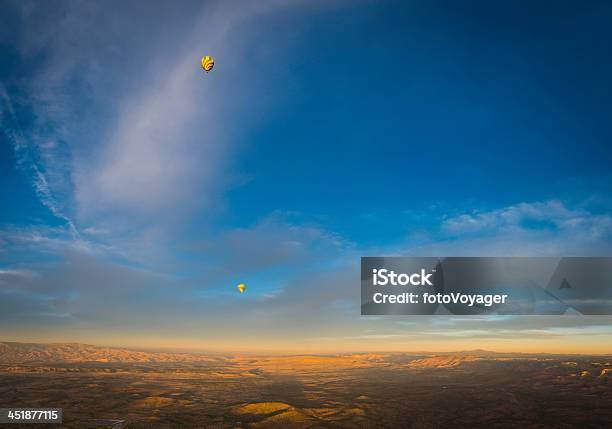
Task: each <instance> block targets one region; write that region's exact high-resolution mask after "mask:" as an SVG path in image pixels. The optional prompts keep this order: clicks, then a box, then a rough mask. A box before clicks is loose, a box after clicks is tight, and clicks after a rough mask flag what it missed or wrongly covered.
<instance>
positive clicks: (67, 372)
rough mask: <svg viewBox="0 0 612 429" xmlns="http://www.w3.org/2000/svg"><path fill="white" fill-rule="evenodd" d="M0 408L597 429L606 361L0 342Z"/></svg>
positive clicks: (107, 420) (121, 422)
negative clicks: (179, 350)
mask: <svg viewBox="0 0 612 429" xmlns="http://www.w3.org/2000/svg"><path fill="white" fill-rule="evenodd" d="M0 403H1V404H2V405H1V406H2V407H60V408H63V411H64V423H63V425H62V427H70V428H88V427H91V428H149V427H152V428H157V427H159V428H170V427H189V428H326V427H330V428H361V427H372V428H379V427H380V428H400V427H406V428H502V427H521V428H605V427H611V426H612V357H611V356H576V355H572V356H560V355H527V354H500V353H494V352H486V351H481V350H477V351H468V352H462V353H367V354H342V355H321V356H314V355H308V356H248V355H241V356H238V355H227V356H222V355H203V354H191V353H150V352H142V351H130V350H125V349H116V348H102V347H95V346H88V345H82V344H47V345H40V344H21V343H8V342H5V343H0ZM35 426H36V425H28V426H27V427H35ZM12 427H17V425H12ZM24 427H25V426H24ZM55 427H57V425H55Z"/></svg>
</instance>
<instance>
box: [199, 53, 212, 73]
mask: <svg viewBox="0 0 612 429" xmlns="http://www.w3.org/2000/svg"><path fill="white" fill-rule="evenodd" d="M201 63H202V69H204V71H205V72H206V73H208V72H209V71H211V70H212V69H213V67H214V66H215V59H214V58H213V57H211V56H210V55H206V56H203V57H202V61H201Z"/></svg>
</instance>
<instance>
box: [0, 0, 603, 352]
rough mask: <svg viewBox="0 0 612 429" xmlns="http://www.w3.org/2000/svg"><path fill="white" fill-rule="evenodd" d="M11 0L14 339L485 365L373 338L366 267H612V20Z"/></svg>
mask: <svg viewBox="0 0 612 429" xmlns="http://www.w3.org/2000/svg"><path fill="white" fill-rule="evenodd" d="M4 4H5V6H4V7H3V8H2V12H1V14H0V53H1V56H0V80H1V84H0V106H1V110H0V112H1V116H0V120H1V122H2V134H0V138H1V144H0V181H1V182H0V183H1V184H2V186H0V286H1V287H2V288H1V289H0V294H1V295H2V296H3V303H4V304H0V307H2V308H3V309H4V313H3V314H4V315H3V316H0V335H3V336H4V337H7V338H11V339H35V340H37V339H44V338H49V339H52V340H58V341H59V340H80V341H81V340H82V341H86V342H87V341H88V342H96V341H97V342H101V343H106V344H117V343H121V344H135V345H155V344H158V345H159V344H168V345H175V346H190V347H202V348H206V347H209V348H210V347H213V348H214V347H218V348H223V347H225V348H232V347H233V348H236V344H244V345H245V346H244V347H247V348H248V347H251V346H252V347H253V349H257V348H265V347H264V346H261V345H260V346H258V345H257V344H251V342H250V341H251V340H250V338H252V334H253V333H254V332H257V333H258V335H260V336H261V337H262V341H263V343H265V345H266V347H269V348H274V349H279V350H281V349H283V348H286V349H296V348H298V346H297V345H296V344H295V342H296V341H298V340H295V338H298V339H299V343H300V344H301V346H300V347H305V346H303V344H304V343H306V344H310V345H311V348H312V349H313V350H316V349H317V347H319V348H321V349H325V350H327V349H328V348H329V347H330V346H329V344H328V343H326V341H329V338H336V339H338V340H340V339H344V340H345V341H346V343H347V344H350V345H351V347H361V348H368V347H370V348H381V347H382V348H388V349H391V348H394V347H395V348H406V347H408V345H407V344H406V343H405V342H404V340H406V341H407V340H408V339H410V338H412V336H417V337H418V339H419V341H425V340H424V339H423V337H422V335H424V334H423V333H427V332H429V333H430V334H431V336H430V337H431V338H441V339H442V340H445V341H446V340H448V338H447V337H445V334H444V332H446V333H448V335H451V336H452V337H453V338H454V339H456V338H458V337H460V338H461V339H462V341H467V342H464V343H460V342H458V343H457V344H456V347H457V348H461V347H462V346H464V345H465V346H469V345H470V344H472V343H473V342H476V341H482V338H481V336H479V335H480V334H478V335H477V334H475V333H474V332H473V330H471V329H468V328H466V327H465V324H466V323H468V324H469V323H470V322H469V320H467V321H464V322H457V321H455V320H454V319H453V320H450V319H449V320H445V321H443V322H439V321H436V320H437V319H424V318H421V319H416V320H418V322H415V321H412V322H409V323H404V324H399V325H398V321H397V320H394V321H389V320H373V319H364V318H360V317H359V316H358V313H359V309H358V303H357V300H358V287H359V286H358V282H357V281H355V280H354V279H356V278H357V275H356V269H357V264H358V261H359V256H361V255H386V254H420V255H430V254H435V255H453V254H474V255H532V254H536V255H576V254H580V255H609V254H612V245H611V244H612V213H611V208H612V187H611V185H612V178H611V175H610V171H611V170H612V168H611V167H612V145H610V141H611V140H612V121H610V113H611V112H612V105H611V102H610V100H612V82H611V81H610V78H609V77H610V76H612V60H611V59H610V58H611V57H610V50H611V49H612V29H611V28H610V26H609V22H610V18H611V16H612V6H611V5H610V4H609V3H607V2H595V1H594V2H589V3H588V4H581V3H580V2H538V3H537V4H535V5H534V4H532V2H501V3H500V2H496V3H495V4H490V2H478V1H469V2H468V1H465V2H455V3H453V4H448V2H435V1H423V2H412V3H408V2H368V1H360V2H342V1H340V2H285V1H271V2H232V3H227V2H226V3H221V2H220V3H215V2H187V1H184V2H179V4H178V5H177V4H175V3H172V2H156V3H155V5H154V6H153V5H150V6H147V7H146V8H143V5H142V3H138V2H121V3H116V4H114V5H112V6H110V5H109V4H108V3H105V4H93V3H78V2H67V1H59V2H44V3H42V2H11V1H5V2H4ZM204 54H212V55H214V56H215V59H216V65H215V69H214V70H213V71H212V72H211V73H209V74H208V75H205V74H203V73H202V72H201V70H200V69H199V68H198V61H199V58H200V57H201V56H202V55H204ZM240 281H244V282H246V283H247V284H249V294H248V296H244V297H240V298H237V297H236V296H235V290H234V285H235V283H238V282H240ZM101 302H104V303H105V305H104V306H102V308H101V306H100V303H101ZM153 315H154V316H153ZM410 320H412V319H410ZM404 322H405V321H404ZM234 323H235V324H236V325H239V326H243V327H244V326H245V325H246V326H247V328H242V329H237V328H236V327H235V326H234ZM410 323H417V324H418V325H416V326H418V328H410ZM609 323H610V320H609V319H608V318H594V319H588V318H587V319H584V318H581V319H579V320H578V319H573V318H570V317H567V318H565V319H560V318H546V319H545V320H544V319H537V320H535V319H534V320H530V321H529V322H525V321H523V320H521V321H517V320H510V321H508V320H505V321H503V324H502V325H499V327H498V328H497V330H496V329H489V330H486V332H488V333H489V334H487V335H488V336H486V338H485V340H486V341H491V342H492V347H495V346H496V345H498V343H496V341H497V342H499V341H501V342H503V341H506V340H508V338H513V336H514V335H520V336H522V337H529V335H531V337H532V338H533V341H534V344H535V343H537V342H538V341H539V338H541V337H542V335H543V334H542V332H543V330H544V331H545V332H546V335H550V336H551V338H554V339H555V340H554V341H557V342H556V343H554V344H556V346H555V347H557V349H561V348H562V347H563V345H564V342H566V343H569V342H570V340H571V341H574V340H575V339H574V338H573V337H572V335H574V333H573V332H574V331H571V330H572V329H578V330H580V332H582V333H584V332H588V333H590V335H591V337H589V338H592V339H593V341H595V339H597V338H600V336H601V335H602V332H603V335H609V336H612V331H610V330H609V328H608V326H609ZM440 324H442V325H444V329H443V330H438V327H439V326H440ZM230 325H232V326H230ZM559 329H561V333H559ZM563 329H565V331H563ZM322 330H325V331H327V332H328V334H326V335H325V338H327V339H322V337H321V335H320V333H321V331H322ZM417 331H418V332H417ZM470 333H471V334H470ZM483 335H484V334H483ZM430 337H428V339H427V341H430ZM427 341H425V342H424V343H423V345H424V347H425V346H426V347H435V346H436V344H437V343H435V342H434V343H432V344H429V343H427ZM470 341H471V342H470ZM551 341H552V340H551ZM551 344H553V343H551ZM309 347H310V346H309ZM551 347H552V346H551Z"/></svg>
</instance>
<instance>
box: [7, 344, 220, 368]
mask: <svg viewBox="0 0 612 429" xmlns="http://www.w3.org/2000/svg"><path fill="white" fill-rule="evenodd" d="M217 360H218V358H215V357H210V356H205V355H202V354H196V353H153V352H142V351H133V350H127V349H123V348H115V347H98V346H92V345H88V344H78V343H51V344H35V343H16V342H0V364H10V363H29V362H32V363H34V362H40V363H53V362H208V361H217Z"/></svg>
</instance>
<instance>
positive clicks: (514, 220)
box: [441, 200, 612, 239]
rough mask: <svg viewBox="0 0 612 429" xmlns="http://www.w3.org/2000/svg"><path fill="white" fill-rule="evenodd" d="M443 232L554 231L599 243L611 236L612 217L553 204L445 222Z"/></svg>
mask: <svg viewBox="0 0 612 429" xmlns="http://www.w3.org/2000/svg"><path fill="white" fill-rule="evenodd" d="M441 229H442V232H443V233H446V234H449V235H466V234H486V233H492V232H494V233H496V234H499V233H514V232H519V233H520V232H524V231H528V230H539V231H541V230H551V231H555V232H559V233H561V234H581V235H585V236H587V237H590V238H594V239H598V238H609V237H610V236H611V234H612V217H611V216H609V215H596V214H593V213H589V212H588V211H587V210H585V209H573V210H571V209H569V208H567V207H566V206H565V205H564V204H563V203H562V202H560V201H555V200H552V201H545V202H535V203H519V204H516V205H512V206H508V207H504V208H502V209H497V210H491V211H485V212H475V213H469V214H462V215H459V216H455V217H451V218H448V219H446V220H444V221H443V223H442V227H441Z"/></svg>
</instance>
